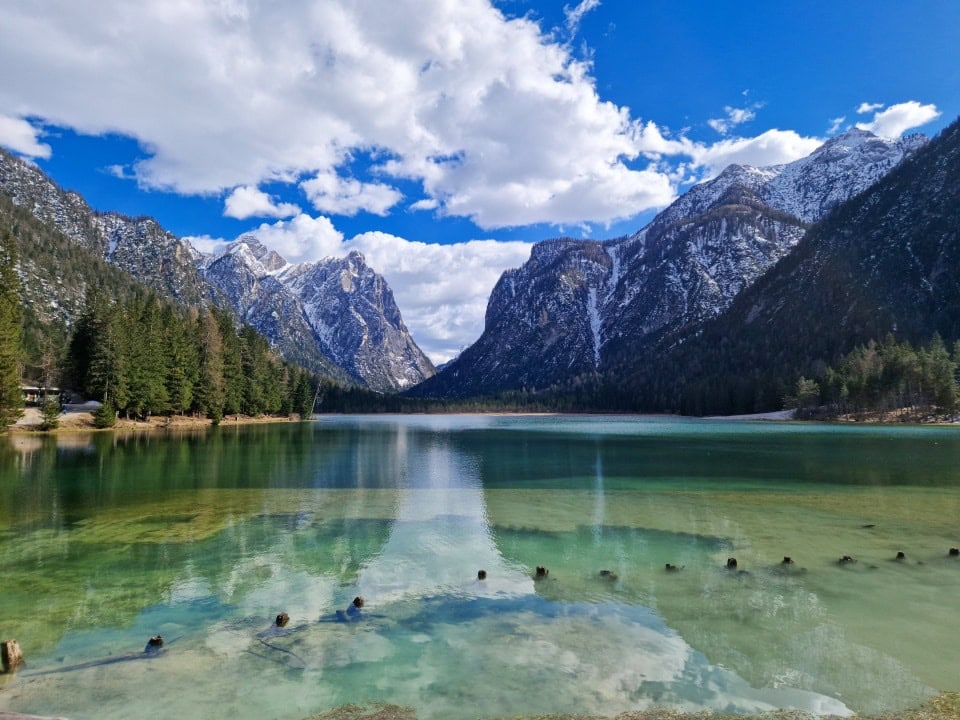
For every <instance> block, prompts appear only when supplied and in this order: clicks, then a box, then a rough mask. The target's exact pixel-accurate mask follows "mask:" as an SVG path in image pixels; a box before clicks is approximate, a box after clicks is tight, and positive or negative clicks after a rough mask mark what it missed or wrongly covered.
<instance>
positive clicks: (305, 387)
mask: <svg viewBox="0 0 960 720" xmlns="http://www.w3.org/2000/svg"><path fill="white" fill-rule="evenodd" d="M296 376H297V382H296V386H295V389H294V393H293V411H294V412H295V413H297V414H298V415H299V416H300V419H301V420H307V419H309V418H310V416H311V415H313V389H312V388H311V387H310V376H309V374H308V373H307V371H306V370H301V371H300V372H298V373H296Z"/></svg>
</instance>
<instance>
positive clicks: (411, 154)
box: [0, 0, 673, 227]
mask: <svg viewBox="0 0 960 720" xmlns="http://www.w3.org/2000/svg"><path fill="white" fill-rule="evenodd" d="M591 6H593V3H592V2H586V3H579V4H578V5H577V6H576V7H575V8H574V9H573V11H572V12H574V14H576V13H577V12H581V11H582V12H586V11H587V10H588V9H589V8H590V7H591ZM0 67H3V68H4V69H5V72H4V74H3V75H4V77H3V79H2V81H0V107H16V108H22V111H23V112H24V113H29V115H30V116H31V117H37V118H41V119H42V120H43V121H44V122H46V123H50V124H53V125H56V126H62V127H68V128H71V129H73V130H75V131H77V132H81V133H87V134H102V133H108V132H112V133H119V134H124V135H128V136H131V137H134V138H136V139H138V140H139V141H140V142H141V143H142V144H143V147H144V149H145V150H146V151H147V152H148V153H149V155H148V156H147V157H146V158H145V159H143V160H142V161H140V162H138V163H137V164H136V165H135V166H134V167H133V168H132V169H133V171H134V172H135V173H136V176H137V180H138V182H139V183H141V184H142V185H144V186H145V187H148V188H163V189H170V190H174V191H177V192H181V193H219V192H223V191H225V190H230V189H232V188H236V187H238V186H250V187H257V186H259V185H261V184H263V183H265V182H270V181H276V180H284V181H288V182H296V181H297V179H298V178H301V177H304V176H309V175H314V174H319V175H320V176H321V177H328V176H329V175H330V174H332V173H336V172H337V171H338V170H340V171H341V172H342V171H343V169H344V167H345V164H346V163H347V162H348V161H349V160H350V159H351V158H352V157H354V156H355V155H357V154H367V153H372V154H373V155H375V156H376V155H379V156H381V157H384V158H390V160H389V161H386V162H383V164H382V168H381V175H380V177H381V178H383V177H384V175H383V174H382V173H383V172H387V173H392V174H394V175H396V176H398V177H402V178H410V179H413V180H414V181H417V182H420V183H422V185H423V188H424V190H425V194H426V195H427V196H428V197H429V198H432V199H434V200H435V201H436V202H438V204H439V211H440V212H441V213H446V214H448V215H459V216H467V217H471V218H474V219H475V220H476V221H477V222H478V223H479V224H481V225H482V226H485V227H495V226H512V225H522V224H526V223H531V222H547V223H559V222H563V223H573V222H582V221H591V222H610V221H613V220H616V219H619V218H624V217H628V216H630V215H632V214H636V213H638V212H641V211H643V210H647V209H650V208H652V207H657V206H660V205H662V204H664V203H665V202H668V201H669V200H670V199H671V198H672V197H673V190H672V188H671V187H670V183H669V181H668V180H667V179H666V178H664V177H663V176H661V175H659V174H658V173H656V172H653V171H648V170H645V169H644V168H642V167H640V168H637V167H633V166H632V164H631V163H632V161H633V160H635V159H636V158H637V157H638V152H639V149H638V147H637V145H636V136H637V133H636V122H635V121H634V120H633V119H631V117H630V112H629V110H628V109H626V108H623V107H619V106H617V105H616V104H614V103H611V102H606V101H604V100H602V99H601V98H600V97H599V95H598V93H597V89H596V83H595V81H594V79H593V78H592V77H591V76H590V73H589V71H590V66H589V62H587V61H582V60H578V59H577V58H576V57H574V55H573V53H572V50H571V48H570V47H569V46H567V45H566V44H564V43H563V42H561V41H560V40H559V39H558V38H556V37H554V36H553V35H552V34H550V33H548V32H544V31H543V30H541V28H540V26H539V25H538V24H537V23H536V22H535V21H533V20H531V19H530V18H528V17H519V18H507V17H505V16H504V15H503V14H502V13H501V12H500V11H499V10H498V9H497V8H496V7H495V6H494V5H493V4H492V3H491V2H490V0H461V1H459V2H449V1H448V0H396V1H395V2H391V3H383V2H381V1H379V0H328V1H326V2H322V3H318V2H311V1H308V0H291V2H285V3H281V4H276V3H262V2H254V0H231V2H229V3H227V2H223V1H222V0H196V1H195V2H177V3H170V2H167V3H129V2H125V0H97V1H96V2H93V0H49V2H45V3H42V4H37V3H0ZM357 177H358V181H360V182H361V187H360V190H359V192H358V193H357V194H356V195H354V194H352V191H350V192H348V193H347V195H346V197H343V196H341V195H340V194H339V193H334V194H333V195H332V196H331V195H330V194H329V193H321V194H320V195H319V196H318V199H317V207H318V208H319V209H321V210H322V211H324V212H343V211H345V212H352V211H358V210H359V209H370V208H372V209H373V211H374V212H386V211H387V208H388V207H389V206H388V202H389V199H391V198H392V196H391V195H390V194H389V193H388V192H387V191H386V190H385V189H384V187H381V186H380V185H379V183H367V185H369V186H370V187H364V184H363V183H362V181H363V180H364V179H365V178H363V177H362V176H360V175H358V176H357ZM347 182H348V184H349V181H347ZM381 182H387V180H385V179H382V180H381ZM611 191H612V192H613V194H612V195H611V194H610V193H611ZM371 192H373V194H374V195H375V197H374V198H370V197H369V195H370V193H371ZM354 207H356V210H354V209H353V208H354Z"/></svg>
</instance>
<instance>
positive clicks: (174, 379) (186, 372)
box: [163, 305, 200, 415]
mask: <svg viewBox="0 0 960 720" xmlns="http://www.w3.org/2000/svg"><path fill="white" fill-rule="evenodd" d="M163 325H164V327H165V328H166V337H167V348H168V352H167V368H166V387H167V394H168V396H169V399H170V407H171V409H172V410H173V412H175V413H178V414H180V415H183V414H185V413H186V412H187V409H188V408H189V407H190V406H191V404H192V403H193V396H194V391H195V386H196V384H197V379H198V376H199V372H200V368H199V358H198V355H197V343H196V342H195V341H194V337H193V335H192V334H191V333H190V328H189V326H188V325H187V321H186V320H184V319H183V318H181V317H180V316H179V315H178V314H177V313H175V312H174V310H173V307H172V306H171V305H167V306H166V307H165V308H164V311H163Z"/></svg>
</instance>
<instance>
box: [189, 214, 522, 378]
mask: <svg viewBox="0 0 960 720" xmlns="http://www.w3.org/2000/svg"><path fill="white" fill-rule="evenodd" d="M245 234H249V235H253V236H254V237H256V238H257V239H258V240H260V242H262V243H263V244H264V245H266V246H268V247H270V248H272V249H274V250H276V251H277V252H278V253H280V254H281V255H282V256H283V257H284V258H285V259H287V260H289V261H291V262H311V261H316V260H319V259H320V258H324V257H344V256H346V255H347V253H349V252H350V251H351V250H359V251H360V252H362V253H363V254H364V257H366V259H367V263H368V264H369V265H370V266H371V267H372V268H373V269H374V270H376V271H377V272H379V273H380V274H382V275H383V276H384V277H385V278H386V280H387V282H388V283H389V285H390V287H391V289H392V290H393V294H394V297H395V298H396V300H397V304H398V305H399V307H400V310H401V312H402V313H403V320H404V322H405V323H406V325H407V328H409V330H410V332H411V333H412V334H413V337H414V339H415V340H416V341H417V344H418V345H420V347H421V348H422V349H423V351H424V352H425V353H427V355H428V356H429V357H430V358H431V359H432V360H433V361H434V362H437V363H441V362H446V361H447V360H449V359H451V358H452V357H454V356H455V355H456V354H457V353H459V351H460V350H461V349H462V348H464V347H466V346H467V345H470V344H471V343H472V342H474V341H475V340H476V339H477V338H478V337H480V334H481V333H482V332H483V319H484V314H485V312H486V308H487V299H488V298H489V296H490V292H491V291H492V290H493V286H494V285H496V283H497V280H498V279H499V278H500V275H501V274H502V273H503V271H504V270H507V269H509V268H514V267H519V266H520V265H522V264H523V263H524V262H526V261H527V259H528V258H529V257H530V247H531V245H530V243H525V242H518V241H513V242H499V241H495V240H471V241H469V242H462V243H456V244H451V245H438V244H433V243H424V242H417V241H413V240H407V239H405V238H402V237H398V236H396V235H390V234H388V233H382V232H367V233H362V234H359V235H356V236H354V237H353V238H350V239H346V238H344V236H343V234H342V233H340V231H338V230H337V229H336V228H335V227H334V225H333V223H332V222H331V221H330V219H329V218H327V217H323V216H320V217H310V216H309V215H306V214H300V215H297V216H296V217H294V218H292V219H290V220H284V221H279V222H276V223H269V224H268V223H264V224H262V225H260V226H259V227H258V228H256V229H254V230H251V231H250V232H249V233H245ZM185 239H186V240H188V241H189V242H191V243H192V244H193V246H194V247H196V248H197V249H198V250H201V251H202V252H206V253H211V254H218V253H220V252H222V251H223V249H224V247H225V245H226V243H227V241H226V240H224V239H222V238H212V237H210V236H206V235H204V236H196V237H189V238H185Z"/></svg>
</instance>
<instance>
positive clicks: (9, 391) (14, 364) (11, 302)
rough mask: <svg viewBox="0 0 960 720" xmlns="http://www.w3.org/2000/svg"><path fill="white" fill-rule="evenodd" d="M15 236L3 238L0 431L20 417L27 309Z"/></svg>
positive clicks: (0, 252)
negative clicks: (21, 376)
mask: <svg viewBox="0 0 960 720" xmlns="http://www.w3.org/2000/svg"><path fill="white" fill-rule="evenodd" d="M16 267H17V248H16V244H15V242H14V239H13V235H12V234H11V233H10V232H9V231H5V232H4V233H3V235H2V236H0V430H3V429H4V428H6V427H7V425H9V424H11V423H12V422H14V421H15V420H16V419H17V418H18V417H20V412H21V408H22V407H23V395H22V393H21V391H20V373H21V371H20V368H21V365H20V363H21V355H20V353H21V334H22V331H23V310H22V305H21V301H20V280H19V278H18V277H17V270H16Z"/></svg>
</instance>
